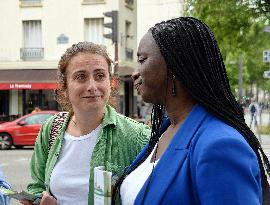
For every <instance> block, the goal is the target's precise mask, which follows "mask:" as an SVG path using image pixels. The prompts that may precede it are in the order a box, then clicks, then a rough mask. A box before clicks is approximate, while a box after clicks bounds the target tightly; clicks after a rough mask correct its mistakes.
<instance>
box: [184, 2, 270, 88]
mask: <svg viewBox="0 0 270 205" xmlns="http://www.w3.org/2000/svg"><path fill="white" fill-rule="evenodd" d="M185 15H188V16H194V17H197V18H199V19H201V20H203V21H204V22H205V23H206V24H207V25H208V26H209V27H210V28H211V29H212V31H213V32H214V34H215V36H216V39H217V41H218V44H219V47H220V50H221V53H222V56H223V58H224V62H225V65H226V69H227V72H228V77H229V79H230V83H231V87H232V90H233V91H236V89H237V88H238V69H237V66H238V65H237V64H238V60H239V56H240V55H243V56H244V83H245V87H247V85H248V84H253V83H255V84H257V85H258V86H261V87H263V86H264V88H266V87H267V86H266V85H267V83H265V79H263V78H262V74H263V71H264V70H268V69H269V68H268V69H267V68H266V66H265V63H263V62H262V52H263V50H265V49H267V48H270V34H269V33H268V34H266V33H264V32H263V29H264V27H265V26H266V25H267V24H269V20H268V19H269V17H270V0H264V1H262V0H260V1H258V0H226V1H224V0H186V8H185ZM232 62H233V63H232ZM269 88H270V87H269Z"/></svg>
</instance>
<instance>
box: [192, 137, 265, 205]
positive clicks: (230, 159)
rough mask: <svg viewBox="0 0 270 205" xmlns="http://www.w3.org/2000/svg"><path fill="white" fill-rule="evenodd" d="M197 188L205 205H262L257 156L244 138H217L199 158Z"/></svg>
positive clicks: (205, 147)
mask: <svg viewBox="0 0 270 205" xmlns="http://www.w3.org/2000/svg"><path fill="white" fill-rule="evenodd" d="M195 167H196V168H195V170H196V179H195V180H196V188H197V193H198V198H199V200H200V202H201V204H202V205H216V204H219V205H227V204H230V205H242V204H245V205H259V204H261V201H262V198H261V196H262V191H261V176H260V168H259V164H258V161H257V157H256V155H255V153H254V152H253V150H252V149H251V148H250V146H249V145H248V144H247V143H246V142H245V141H244V140H243V139H236V138H225V137H224V138H222V137H220V138H215V139H214V140H211V141H210V142H207V143H205V146H204V148H203V149H201V150H200V152H199V153H198V155H197V164H196V166H195Z"/></svg>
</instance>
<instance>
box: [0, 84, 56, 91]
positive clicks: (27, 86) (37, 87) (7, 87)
mask: <svg viewBox="0 0 270 205" xmlns="http://www.w3.org/2000/svg"><path fill="white" fill-rule="evenodd" d="M56 88H57V83H0V90H53V89H56Z"/></svg>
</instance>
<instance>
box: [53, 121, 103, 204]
mask: <svg viewBox="0 0 270 205" xmlns="http://www.w3.org/2000/svg"><path fill="white" fill-rule="evenodd" d="M100 130H101V125H99V126H98V127H97V128H96V129H95V130H93V131H92V132H90V133H89V134H87V135H83V136H80V137H74V136H71V135H70V134H68V133H67V132H65V135H64V139H63V144H62V147H61V152H60V155H59V158H58V160H57V163H56V165H55V167H54V169H53V171H52V174H51V178H50V192H51V193H52V194H53V196H54V197H56V199H57V201H58V203H59V204H60V205H74V204H76V205H87V204H88V192H89V177H90V161H91V156H92V152H93V150H94V147H95V145H96V140H97V137H98V134H99V132H100Z"/></svg>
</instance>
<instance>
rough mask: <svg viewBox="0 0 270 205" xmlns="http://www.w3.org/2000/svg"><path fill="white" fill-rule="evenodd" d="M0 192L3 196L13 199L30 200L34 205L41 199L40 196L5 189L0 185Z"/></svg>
mask: <svg viewBox="0 0 270 205" xmlns="http://www.w3.org/2000/svg"><path fill="white" fill-rule="evenodd" d="M0 192H1V193H2V194H4V195H5V196H8V197H10V198H13V199H17V200H21V199H27V200H29V201H31V202H32V203H33V204H34V205H38V204H39V203H40V201H41V198H42V196H36V195H33V194H30V193H27V192H26V191H20V192H18V191H13V190H11V189H6V188H4V187H0Z"/></svg>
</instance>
